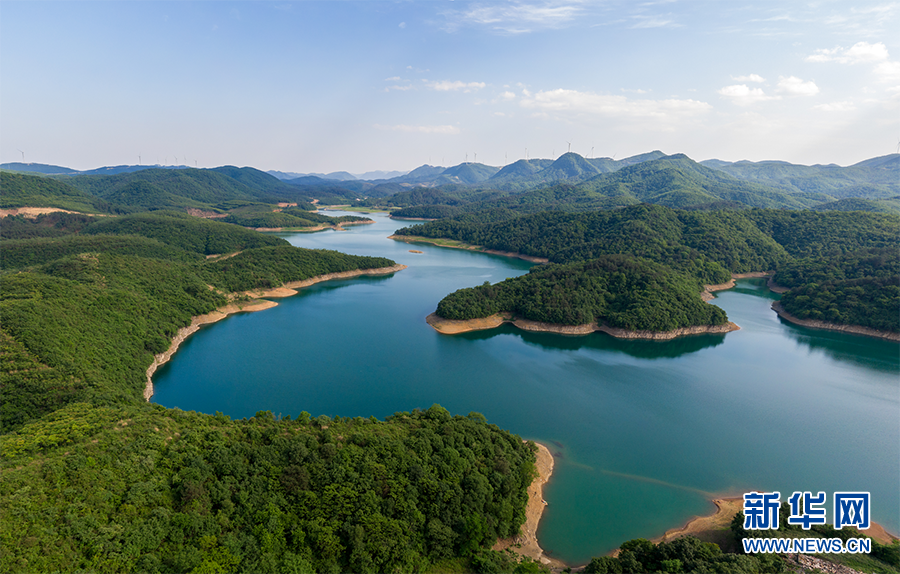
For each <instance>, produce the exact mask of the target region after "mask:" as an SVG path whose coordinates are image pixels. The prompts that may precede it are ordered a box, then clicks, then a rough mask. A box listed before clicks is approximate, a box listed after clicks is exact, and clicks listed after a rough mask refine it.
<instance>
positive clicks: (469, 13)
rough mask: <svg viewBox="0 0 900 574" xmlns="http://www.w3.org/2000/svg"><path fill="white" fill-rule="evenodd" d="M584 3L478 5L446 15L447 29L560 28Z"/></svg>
mask: <svg viewBox="0 0 900 574" xmlns="http://www.w3.org/2000/svg"><path fill="white" fill-rule="evenodd" d="M581 4H582V1H581V0H570V1H568V2H566V1H560V0H544V1H539V2H524V1H514V2H509V3H503V4H500V3H479V4H474V5H472V6H471V7H469V8H468V9H464V10H461V11H449V12H446V13H445V16H447V20H448V24H447V26H446V29H447V30H448V31H454V30H456V29H457V28H459V27H460V26H462V25H475V26H487V27H490V28H491V29H493V30H496V31H498V32H504V33H507V34H525V33H528V32H532V31H533V30H535V29H545V28H561V27H563V26H564V25H566V24H569V23H571V22H573V21H574V20H575V18H576V17H577V16H578V15H579V14H580V13H581V11H582V6H581Z"/></svg>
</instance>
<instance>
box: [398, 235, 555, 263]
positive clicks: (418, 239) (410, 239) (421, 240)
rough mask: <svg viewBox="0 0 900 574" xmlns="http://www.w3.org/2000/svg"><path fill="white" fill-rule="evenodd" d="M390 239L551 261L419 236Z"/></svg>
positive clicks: (529, 259) (531, 259) (545, 260)
mask: <svg viewBox="0 0 900 574" xmlns="http://www.w3.org/2000/svg"><path fill="white" fill-rule="evenodd" d="M388 239H394V240H396V241H403V242H405V243H429V244H431V245H437V246H438V247H449V248H450V249H464V250H466V251H477V252H479V253H487V254H489V255H502V256H503V257H514V258H516V259H523V260H525V261H530V262H532V263H549V262H550V260H549V259H547V258H546V257H532V256H531V255H523V254H521V253H513V252H511V251H497V250H496V249H485V248H484V247H482V246H480V245H469V244H468V243H458V244H457V245H442V244H441V243H439V241H440V240H439V239H433V238H431V237H419V236H418V235H390V236H388Z"/></svg>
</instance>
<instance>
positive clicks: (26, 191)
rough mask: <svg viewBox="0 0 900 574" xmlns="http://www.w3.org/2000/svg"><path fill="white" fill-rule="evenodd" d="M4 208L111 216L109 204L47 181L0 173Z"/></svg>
mask: <svg viewBox="0 0 900 574" xmlns="http://www.w3.org/2000/svg"><path fill="white" fill-rule="evenodd" d="M0 190H2V193H0V207H2V208H5V209H11V208H16V207H57V208H59V209H67V210H70V211H79V212H83V213H109V212H110V211H109V210H110V209H111V206H110V205H109V202H107V201H104V200H103V199H100V198H98V197H94V196H92V195H90V194H88V193H85V192H84V191H82V190H80V189H77V188H74V187H72V186H70V185H67V184H65V183H63V182H60V181H56V180H53V179H49V178H46V177H41V176H36V175H28V174H25V173H15V172H10V171H5V170H3V171H0Z"/></svg>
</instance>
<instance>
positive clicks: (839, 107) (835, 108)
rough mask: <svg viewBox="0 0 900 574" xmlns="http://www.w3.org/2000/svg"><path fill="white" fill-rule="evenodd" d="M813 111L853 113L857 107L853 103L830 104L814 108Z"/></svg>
mask: <svg viewBox="0 0 900 574" xmlns="http://www.w3.org/2000/svg"><path fill="white" fill-rule="evenodd" d="M813 109H815V110H821V111H823V112H852V111H854V110H856V105H854V103H853V102H831V103H830V104H819V105H817V106H813Z"/></svg>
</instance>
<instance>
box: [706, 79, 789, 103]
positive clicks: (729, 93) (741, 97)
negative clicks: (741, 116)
mask: <svg viewBox="0 0 900 574" xmlns="http://www.w3.org/2000/svg"><path fill="white" fill-rule="evenodd" d="M718 94H719V95H721V96H725V97H726V98H728V99H730V100H731V101H732V102H734V103H735V104H737V105H739V106H750V105H753V104H756V103H758V102H765V101H769V100H780V99H781V96H769V95H767V94H766V93H765V92H764V91H763V90H762V88H749V87H747V85H746V84H735V85H733V86H725V87H724V88H722V89H720V90H718Z"/></svg>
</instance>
